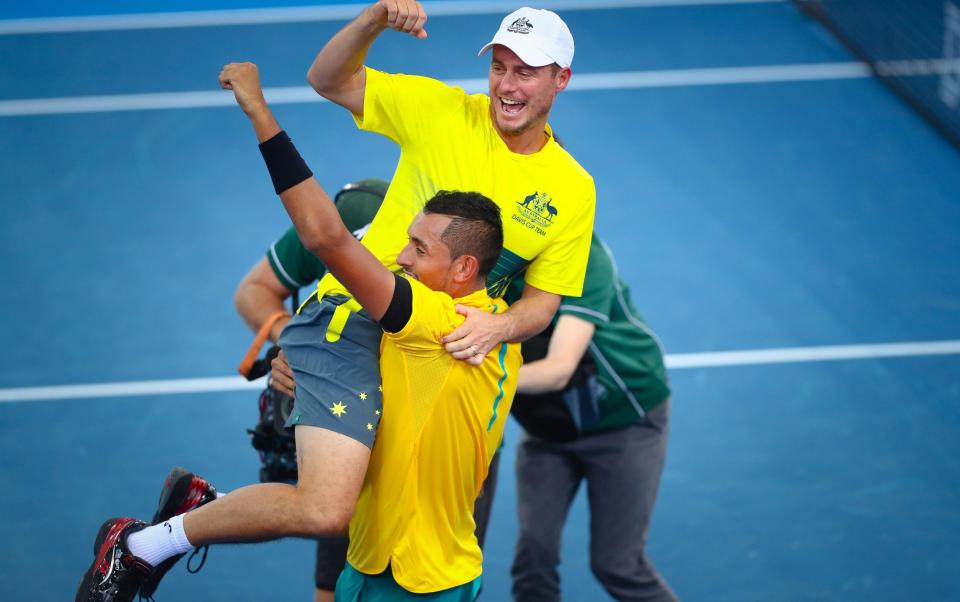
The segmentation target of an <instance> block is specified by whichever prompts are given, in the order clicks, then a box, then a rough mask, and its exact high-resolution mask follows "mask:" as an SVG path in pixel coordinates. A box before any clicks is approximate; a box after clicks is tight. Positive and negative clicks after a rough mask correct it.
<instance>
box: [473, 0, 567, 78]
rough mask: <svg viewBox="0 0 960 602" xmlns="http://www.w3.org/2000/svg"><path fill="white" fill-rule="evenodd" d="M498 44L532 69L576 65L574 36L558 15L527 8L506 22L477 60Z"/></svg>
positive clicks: (479, 53)
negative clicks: (574, 60)
mask: <svg viewBox="0 0 960 602" xmlns="http://www.w3.org/2000/svg"><path fill="white" fill-rule="evenodd" d="M494 44H501V45H503V46H506V47H507V48H509V49H510V50H512V51H513V52H514V53H515V54H516V55H517V56H518V57H520V60H521V61H523V62H524V63H526V64H528V65H530V66H531V67H543V66H544V65H549V64H551V63H556V64H558V65H560V66H561V67H569V66H570V63H572V62H573V36H572V35H570V29H569V28H568V27H567V24H566V23H564V22H563V19H561V18H560V17H559V16H557V13H555V12H552V11H549V10H544V9H539V8H529V7H526V6H524V7H523V8H520V9H517V10H515V11H513V12H512V13H510V14H509V15H507V16H506V17H504V18H503V21H501V22H500V29H498V30H497V33H496V35H494V36H493V39H492V40H490V43H489V44H487V45H486V46H484V47H483V48H481V49H480V52H478V53H477V56H479V55H481V54H483V53H484V52H486V51H487V50H488V49H489V48H491V47H492V46H493V45H494Z"/></svg>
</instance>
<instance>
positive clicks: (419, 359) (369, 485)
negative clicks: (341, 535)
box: [347, 280, 522, 593]
mask: <svg viewBox="0 0 960 602" xmlns="http://www.w3.org/2000/svg"><path fill="white" fill-rule="evenodd" d="M409 282H410V285H411V288H412V292H413V311H412V314H411V317H410V320H409V321H408V322H407V324H406V326H404V328H403V329H402V330H401V331H399V332H397V333H393V334H391V333H384V336H383V339H382V341H381V344H380V366H381V372H382V376H383V396H384V397H383V407H384V414H383V417H382V420H381V421H380V426H379V430H378V432H377V440H376V443H375V444H374V446H373V451H372V452H371V456H370V465H369V467H368V468H367V474H366V477H365V479H364V482H363V487H362V489H361V491H360V498H359V500H358V501H357V508H356V511H355V512H354V515H353V520H351V521H350V548H349V551H348V553H347V561H348V562H349V563H350V564H351V565H352V566H353V567H354V568H355V569H357V570H358V571H360V572H361V573H365V574H368V575H375V574H378V573H381V572H383V571H384V570H385V569H386V568H387V566H388V564H389V565H390V566H391V568H392V570H393V577H394V579H395V580H396V582H397V583H399V584H400V585H401V586H402V587H403V588H404V589H406V590H408V591H411V592H414V593H429V592H436V591H440V590H444V589H449V588H451V587H456V586H458V585H462V584H464V583H468V582H470V581H472V580H474V579H476V578H477V577H478V576H479V575H480V573H481V572H482V570H481V564H482V560H483V556H482V554H481V552H480V546H479V545H478V544H477V538H476V536H475V535H474V530H475V528H476V526H475V524H474V520H473V504H474V501H475V500H476V499H477V495H479V493H480V488H481V486H482V485H483V481H484V479H486V477H487V469H488V467H489V465H490V459H491V458H492V457H493V454H494V452H495V451H496V450H497V447H498V446H499V445H500V440H501V438H502V437H503V426H504V424H505V421H506V419H507V415H508V414H509V413H510V406H511V404H512V403H513V395H514V392H515V391H516V387H517V373H518V372H519V369H520V363H521V361H522V360H521V357H520V345H519V344H517V343H513V344H506V343H502V344H500V345H499V346H498V347H495V348H494V349H493V351H491V352H490V353H489V354H487V357H486V359H485V360H484V362H483V364H482V365H480V366H470V365H468V364H466V363H465V362H462V361H458V360H455V359H453V356H451V355H450V354H449V353H447V352H446V351H444V349H443V347H442V346H441V345H440V343H439V338H440V337H441V336H443V335H444V334H446V333H448V332H450V331H451V330H453V329H454V328H456V327H457V326H458V325H459V324H460V323H462V322H463V316H461V315H459V314H457V313H456V311H455V310H454V304H456V303H462V304H465V305H470V306H473V307H478V308H481V309H483V310H485V311H489V312H492V313H499V312H503V311H505V310H506V305H505V303H504V302H503V301H502V300H500V299H491V298H490V297H489V296H487V294H486V291H484V290H480V291H477V292H475V293H472V294H470V295H468V296H466V297H462V298H459V299H452V298H451V297H450V296H449V295H447V294H445V293H442V292H438V291H432V290H430V289H428V288H427V287H426V286H424V285H423V284H421V283H419V282H417V281H416V280H409Z"/></svg>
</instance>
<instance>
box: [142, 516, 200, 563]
mask: <svg viewBox="0 0 960 602" xmlns="http://www.w3.org/2000/svg"><path fill="white" fill-rule="evenodd" d="M183 516H184V515H182V514H179V515H177V516H174V517H173V518H171V519H170V520H168V521H166V522H162V523H160V524H159V525H154V526H152V527H147V528H146V529H143V530H142V531H137V532H136V533H134V534H132V535H130V536H129V537H127V548H129V549H130V553H131V554H133V555H134V556H137V557H139V558H142V559H143V560H145V561H146V562H147V564H149V565H150V566H157V565H158V564H160V563H161V562H163V561H164V560H166V559H167V558H170V557H172V556H176V555H177V554H183V553H185V552H189V551H191V550H193V549H194V546H193V544H191V543H190V542H189V541H188V540H187V534H186V533H184V532H183Z"/></svg>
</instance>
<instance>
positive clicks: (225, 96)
mask: <svg viewBox="0 0 960 602" xmlns="http://www.w3.org/2000/svg"><path fill="white" fill-rule="evenodd" d="M870 76H871V73H870V69H869V68H868V67H867V66H866V65H865V64H864V63H812V64H801V65H760V66H755V67H717V68H712V69H670V70H658V71H624V72H620V73H578V74H577V75H575V76H574V77H573V78H572V79H571V80H570V87H569V88H568V90H570V91H575V92H582V91H587V90H626V89H632V88H663V87H675V86H715V85H730V84H755V83H771V82H795V81H814V80H835V79H856V78H866V77H870ZM447 83H449V84H450V85H453V86H459V87H461V88H463V89H464V90H466V91H467V92H482V91H485V90H486V89H487V80H486V79H485V78H473V79H456V80H449V81H448V82H447ZM264 93H265V94H266V97H267V101H268V102H270V103H271V104H275V105H276V104H292V103H305V102H320V101H322V100H323V99H322V98H320V96H318V95H317V94H316V92H314V91H313V90H312V89H311V88H310V87H309V86H294V87H285V88H267V89H266V90H264ZM235 104H236V103H235V102H234V100H233V93H232V92H228V91H226V90H209V91H202V92H161V93H153V94H115V95H109V96H68V97H61V98H26V99H21V100H3V101H0V117H19V116H26V115H62V114H69V113H102V112H110V111H144V110H156V109H193V108H202V107H232V106H234V105H235Z"/></svg>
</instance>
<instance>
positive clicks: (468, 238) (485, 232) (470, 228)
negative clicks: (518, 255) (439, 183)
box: [423, 190, 503, 278]
mask: <svg viewBox="0 0 960 602" xmlns="http://www.w3.org/2000/svg"><path fill="white" fill-rule="evenodd" d="M423 212H424V213H425V214H430V213H436V214H440V215H447V216H449V217H450V218H452V219H451V220H450V224H449V225H448V226H447V227H446V229H445V230H444V231H443V234H441V235H440V240H442V241H443V243H444V244H445V245H447V247H448V248H449V249H450V258H451V259H456V258H457V257H462V256H463V255H472V256H473V257H476V258H477V261H478V262H479V264H480V268H479V272H478V274H477V276H478V277H480V278H486V277H487V274H489V273H490V272H491V271H492V270H493V268H494V266H496V265H497V260H498V259H499V258H500V251H501V250H502V249H503V221H502V220H501V219H500V207H498V206H497V204H496V203H494V202H493V201H491V200H490V199H488V198H487V197H485V196H483V195H482V194H480V193H479V192H460V191H459V190H441V191H439V192H437V194H435V195H433V198H431V199H430V200H429V201H427V204H426V205H424V206H423Z"/></svg>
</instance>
